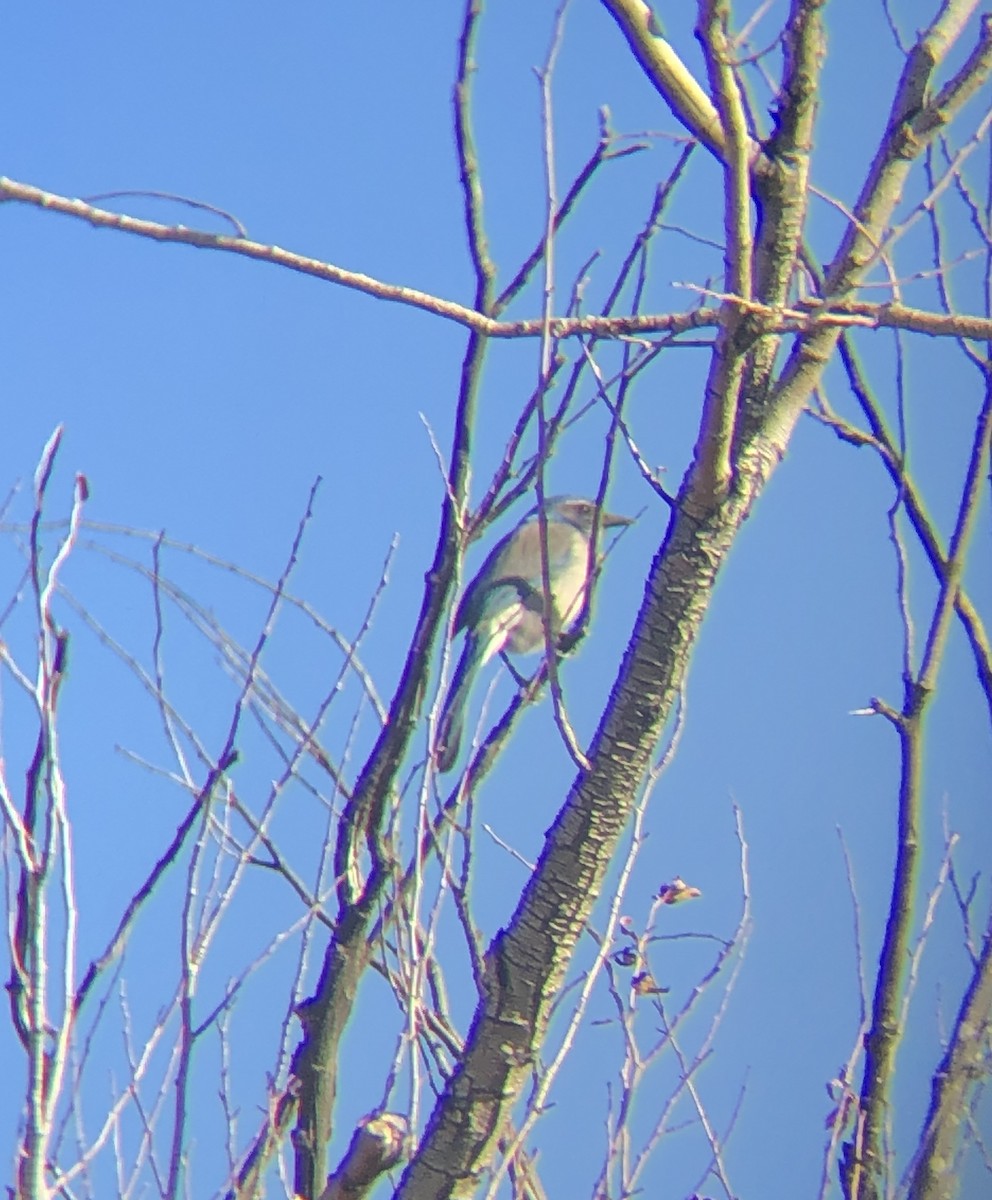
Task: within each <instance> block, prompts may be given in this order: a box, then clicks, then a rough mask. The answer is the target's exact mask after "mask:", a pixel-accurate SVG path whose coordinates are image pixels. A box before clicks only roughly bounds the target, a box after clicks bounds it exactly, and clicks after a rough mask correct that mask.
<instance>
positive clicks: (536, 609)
mask: <svg viewBox="0 0 992 1200" xmlns="http://www.w3.org/2000/svg"><path fill="white" fill-rule="evenodd" d="M545 509H546V512H547V526H548V582H549V584H550V591H551V600H552V612H551V629H552V632H553V634H554V635H555V636H557V635H558V634H559V633H562V632H565V631H567V630H568V629H570V628H571V626H572V625H574V624H575V622H576V621H577V620H578V617H579V614H580V613H581V612H582V608H583V605H584V604H585V594H586V586H587V584H588V582H589V544H590V541H591V539H592V530H593V524H594V522H595V520H596V505H595V504H594V503H593V502H592V501H591V500H582V499H579V498H577V497H575V496H554V497H552V498H551V499H549V500H548V501H547V502H546V504H545ZM630 523H631V518H630V517H618V516H614V515H613V514H612V513H608V512H602V511H600V513H599V524H600V526H601V527H602V528H607V527H609V526H612V525H629V524H630ZM543 612H544V586H543V582H542V572H541V532H540V524H539V520H538V514H537V509H533V510H531V512H529V513H528V514H527V516H526V517H524V519H523V520H522V521H521V522H520V524H519V525H518V526H517V527H516V529H514V530H513V531H512V532H511V533H509V534H507V536H506V537H505V538H503V540H502V541H501V542H500V543H499V544H498V545H497V546H496V547H495V548H494V549H493V551H492V553H491V554H490V555H489V557H488V558H487V559H486V561H485V562H484V563H483V564H482V567H481V569H480V570H479V573H478V574H477V575H476V576H475V578H474V579H473V580H472V582H471V583H470V584H469V585H468V588H467V589H466V591H465V594H464V595H463V596H462V599H461V603H460V604H459V605H458V612H457V613H456V614H455V632H456V633H457V632H458V631H459V630H461V629H464V630H465V646H464V648H463V650H462V654H461V658H460V659H459V660H458V666H457V667H456V668H455V674H454V678H453V679H452V682H451V687H450V689H449V691H448V695H447V698H446V700H445V702H444V710H443V711H442V713H441V719H440V721H439V722H438V729H437V738H436V740H435V758H436V761H437V766H438V770H439V771H450V770H451V768H452V767H453V766H454V764H455V759H456V758H457V757H458V747H459V745H460V743H461V736H462V724H463V722H464V719H465V703H466V701H467V700H468V697H469V693H470V692H471V690H472V684H473V682H474V680H475V676H476V673H477V671H478V669H479V667H481V666H482V665H483V664H484V663H487V662H488V661H489V660H490V659H491V658H492V657H493V655H494V654H498V653H499V652H500V651H501V650H512V651H513V653H514V654H527V653H529V652H531V651H533V650H540V649H542V648H543V647H544V620H543Z"/></svg>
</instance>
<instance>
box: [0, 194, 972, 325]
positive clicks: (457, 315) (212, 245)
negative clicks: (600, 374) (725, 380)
mask: <svg viewBox="0 0 992 1200" xmlns="http://www.w3.org/2000/svg"><path fill="white" fill-rule="evenodd" d="M4 200H15V201H17V202H18V203H21V204H30V205H32V206H33V207H35V208H42V209H46V210H49V211H51V212H57V213H62V214H63V215H64V216H67V217H75V218H77V219H78V220H81V221H86V222H88V223H89V224H90V225H94V226H96V227H97V228H98V229H116V230H119V231H120V232H121V233H132V234H135V235H137V236H138V237H144V238H150V239H151V240H152V241H156V242H173V243H177V244H179V245H185V246H197V247H199V248H200V249H202V250H221V251H224V252H225V253H228V254H237V255H241V256H242V257H244V258H252V259H255V260H257V261H258V262H265V263H270V264H271V265H272V266H276V267H285V268H286V269H287V270H290V271H296V272H298V273H299V274H301V275H310V276H312V277H313V278H315V279H322V280H324V282H326V283H336V284H338V285H340V286H341V287H347V288H351V289H353V290H354V291H358V292H364V293H365V294H366V295H368V296H373V297H375V298H376V299H377V300H390V301H393V302H394V303H397V304H408V305H410V307H412V308H419V309H422V310H423V311H424V312H429V313H432V314H433V315H434V316H437V317H443V318H445V319H446V320H449V321H455V322H456V323H457V324H459V325H464V326H465V327H466V328H468V329H472V330H474V331H475V332H476V333H481V334H483V335H484V336H485V337H492V338H533V337H540V336H541V335H542V333H543V331H544V328H545V323H544V320H543V318H541V317H532V318H529V319H526V320H522V321H494V320H493V319H492V318H491V317H487V316H486V315H485V314H484V313H480V312H477V311H476V310H475V309H473V308H467V307H466V306H465V305H463V304H458V303H456V302H455V301H454V300H445V299H444V298H443V297H441V296H434V295H431V293H429V292H421V291H418V290H417V289H416V288H409V287H402V286H400V285H398V284H393V283H384V282H383V281H382V280H379V279H373V278H372V276H370V275H363V274H361V273H360V272H358V271H346V270H345V269H344V268H343V267H336V266H334V265H333V264H332V263H328V262H323V261H322V260H321V259H318V258H307V257H306V256H305V255H303V254H294V253H293V252H292V251H290V250H283V249H282V248H281V247H279V246H266V245H263V244H262V243H261V242H253V241H251V240H249V239H248V238H242V237H231V236H229V235H226V234H219V233H207V232H205V231H204V230H201V229H189V228H187V227H186V226H185V225H162V224H160V223H159V222H158V221H146V220H142V219H141V218H139V217H129V216H126V215H124V214H122V213H114V212H108V211H107V210H106V209H103V208H96V207H94V206H93V205H91V204H87V203H86V202H85V201H84V200H72V199H70V198H69V197H68V196H59V195H57V194H56V193H54V192H45V191H42V189H41V188H36V187H33V186H32V185H31V184H27V183H17V182H16V181H15V180H12V179H6V178H4V177H3V176H0V202H2V201H4ZM714 298H717V297H714ZM718 298H719V299H720V300H721V301H724V302H726V301H727V300H728V299H732V300H735V301H736V303H737V304H739V305H740V306H741V307H742V308H744V309H746V310H747V311H748V312H749V313H750V314H752V315H753V316H755V317H757V318H758V319H759V320H761V321H762V322H763V324H764V332H765V333H768V334H780V333H808V332H810V331H811V330H813V329H814V328H823V327H825V326H838V327H842V328H850V327H860V328H867V329H880V328H898V329H906V330H908V331H910V332H913V333H925V334H929V335H930V336H931V337H953V338H962V337H963V338H973V339H975V340H976V341H987V340H990V339H992V320H990V319H989V318H987V317H979V316H972V315H969V314H966V313H951V314H947V313H938V312H931V311H929V310H927V309H921V308H909V307H907V306H906V305H903V304H884V303H883V304H871V303H868V302H862V301H857V300H839V301H837V302H831V303H830V304H829V305H827V304H820V303H818V302H817V301H804V302H802V303H799V304H797V305H796V306H795V307H793V308H777V307H770V306H768V305H762V304H758V303H756V302H754V301H746V300H744V299H742V298H740V297H728V296H720V297H718ZM724 315H725V314H724V311H723V309H722V307H721V306H720V305H711V306H705V307H701V308H696V309H692V310H689V311H686V312H677V313H641V314H638V315H636V316H616V317H599V316H595V315H590V316H583V317H552V318H551V323H550V324H551V333H552V335H553V336H554V337H556V338H568V337H580V336H581V337H587V336H593V337H598V338H623V337H636V336H638V335H641V336H643V335H647V334H653V333H667V334H680V333H688V332H690V331H691V330H694V329H705V328H717V327H719V326H720V325H721V324H722V322H723V320H724Z"/></svg>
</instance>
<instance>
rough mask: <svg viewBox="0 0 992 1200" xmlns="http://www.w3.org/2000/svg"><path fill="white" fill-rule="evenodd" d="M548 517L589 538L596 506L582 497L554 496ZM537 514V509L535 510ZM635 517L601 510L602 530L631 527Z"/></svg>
mask: <svg viewBox="0 0 992 1200" xmlns="http://www.w3.org/2000/svg"><path fill="white" fill-rule="evenodd" d="M547 510H548V516H549V517H551V519H552V520H558V521H567V522H568V523H569V524H570V525H574V526H575V528H576V529H581V530H582V532H583V533H584V534H585V535H586V536H587V537H588V536H589V534H591V533H592V528H593V525H594V523H595V521H596V505H595V503H594V502H593V501H592V500H586V499H584V498H583V497H581V496H552V497H550V498H549V499H548V501H547ZM534 512H535V513H536V512H537V509H536V508H535V509H534ZM633 520H634V519H633V517H621V516H617V514H616V513H610V512H607V511H606V510H605V509H600V510H599V525H600V528H601V529H609V528H610V527H611V526H614V525H631V524H633Z"/></svg>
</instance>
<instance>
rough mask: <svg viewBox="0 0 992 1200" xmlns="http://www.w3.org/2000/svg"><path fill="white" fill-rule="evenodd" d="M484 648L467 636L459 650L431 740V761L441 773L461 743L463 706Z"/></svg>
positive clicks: (480, 661) (475, 638) (453, 763)
mask: <svg viewBox="0 0 992 1200" xmlns="http://www.w3.org/2000/svg"><path fill="white" fill-rule="evenodd" d="M484 649H485V647H484V646H483V645H482V644H481V641H480V639H479V638H478V637H476V636H474V635H473V634H471V633H470V634H468V636H467V637H466V638H465V645H464V647H463V649H462V655H461V658H459V660H458V666H457V667H455V674H454V678H453V679H452V681H451V687H450V688H449V689H448V695H447V697H446V698H445V701H444V708H443V709H442V711H441V719H440V720H439V721H438V724H437V736H436V738H435V739H434V758H435V761H436V762H437V769H438V770H439V771H440V772H442V774H443V773H445V772H447V771H450V770H451V768H452V767H453V766H454V765H455V759H456V758H457V757H458V749H459V747H460V746H461V742H462V726H463V725H464V723H465V704H466V702H467V701H468V697H469V693H470V692H471V690H472V684H473V682H474V681H475V673H476V671H477V670H478V668H479V667H480V666H481V665H482V657H483V651H484Z"/></svg>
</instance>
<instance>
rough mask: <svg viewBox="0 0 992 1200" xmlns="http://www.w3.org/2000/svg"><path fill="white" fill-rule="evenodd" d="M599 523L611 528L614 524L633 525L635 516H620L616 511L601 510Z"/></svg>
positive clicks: (605, 527)
mask: <svg viewBox="0 0 992 1200" xmlns="http://www.w3.org/2000/svg"><path fill="white" fill-rule="evenodd" d="M599 523H600V525H601V526H602V527H603V528H604V529H609V528H611V527H612V526H613V525H633V523H634V518H633V517H620V516H617V514H616V513H608V512H601V513H600V514H599Z"/></svg>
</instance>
